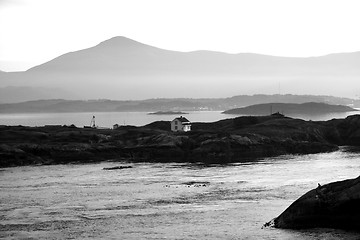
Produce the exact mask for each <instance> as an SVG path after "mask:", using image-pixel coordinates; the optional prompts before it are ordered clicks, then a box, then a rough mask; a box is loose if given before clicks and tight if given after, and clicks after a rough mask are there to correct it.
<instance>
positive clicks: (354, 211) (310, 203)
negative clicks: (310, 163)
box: [272, 177, 360, 231]
mask: <svg viewBox="0 0 360 240" xmlns="http://www.w3.org/2000/svg"><path fill="white" fill-rule="evenodd" d="M272 222H273V225H274V227H276V228H291V229H301V228H315V227H324V228H341V229H354V230H357V231H360V177H358V178H356V179H350V180H345V181H340V182H333V183H329V184H326V185H323V186H321V185H320V184H319V185H318V187H317V188H316V189H313V190H311V191H309V192H308V193H306V194H305V195H303V196H302V197H300V198H299V199H298V200H296V201H295V202H294V203H293V204H291V205H290V207H288V208H287V209H286V210H285V211H284V212H283V213H282V214H281V215H280V216H278V217H277V218H275V219H274V220H273V221H272Z"/></svg>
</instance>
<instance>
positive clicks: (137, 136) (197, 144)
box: [0, 115, 360, 167]
mask: <svg viewBox="0 0 360 240" xmlns="http://www.w3.org/2000/svg"><path fill="white" fill-rule="evenodd" d="M359 125H360V115H353V116H349V117H347V118H346V119H334V120H329V121H321V122H316V121H304V120H301V119H292V118H288V117H284V116H260V117H238V118H233V119H226V120H221V121H217V122H212V123H192V131H190V132H186V133H182V132H180V133H179V132H178V133H174V132H171V131H170V122H169V121H159V122H153V123H151V124H148V125H145V126H142V127H133V126H120V127H119V128H118V129H116V130H111V129H92V128H77V127H75V126H44V127H24V126H0V159H1V160H0V167H11V166H23V165H42V164H66V163H85V162H98V161H104V160H122V161H133V162H137V161H147V162H204V163H229V162H242V161H249V160H251V159H254V158H262V157H270V156H278V155H282V154H308V153H319V152H328V151H334V150H337V149H338V147H339V146H342V145H355V146H360V133H358V131H357V130H358V126H359Z"/></svg>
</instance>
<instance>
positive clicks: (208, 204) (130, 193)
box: [0, 147, 360, 239]
mask: <svg viewBox="0 0 360 240" xmlns="http://www.w3.org/2000/svg"><path fill="white" fill-rule="evenodd" d="M116 166H126V168H118V169H116V168H115V169H114V170H104V168H107V169H111V168H112V167H116ZM359 172H360V152H359V151H357V150H354V149H351V148H347V147H342V148H340V150H339V151H335V152H331V153H319V154H309V155H283V156H279V157H274V158H263V159H258V160H256V161H251V162H242V163H232V164H226V165H216V164H214V165H203V164H201V163H191V164H190V163H189V164H185V163H130V162H120V161H119V162H117V161H112V162H106V161H105V162H100V163H96V164H67V165H49V166H24V167H13V168H3V169H1V170H0V191H1V194H0V238H4V239H358V237H359V236H358V233H354V232H349V231H343V230H334V229H307V230H282V229H274V228H262V226H263V224H264V223H265V222H267V221H269V220H271V219H272V218H274V217H276V216H278V215H279V214H280V213H281V212H282V211H284V210H285V209H286V208H287V207H288V206H289V205H290V204H291V203H292V202H293V201H294V200H296V199H297V198H299V197H300V196H301V195H303V194H304V193H305V192H307V191H309V190H311V189H313V188H315V187H316V186H317V185H318V183H320V184H325V183H329V182H333V181H339V180H343V179H349V178H355V177H358V175H359Z"/></svg>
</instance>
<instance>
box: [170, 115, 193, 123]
mask: <svg viewBox="0 0 360 240" xmlns="http://www.w3.org/2000/svg"><path fill="white" fill-rule="evenodd" d="M174 120H178V121H180V122H182V123H186V122H190V121H189V120H188V119H187V118H185V117H183V116H180V117H178V118H175V119H174ZM174 120H173V121H174Z"/></svg>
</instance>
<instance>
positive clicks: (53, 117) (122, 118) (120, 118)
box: [0, 111, 359, 127]
mask: <svg viewBox="0 0 360 240" xmlns="http://www.w3.org/2000/svg"><path fill="white" fill-rule="evenodd" d="M353 114H359V112H347V113H332V114H324V115H312V116H309V115H291V116H290V117H295V118H302V119H304V120H313V121H318V120H320V121H322V120H329V119H332V118H345V117H347V116H349V115H353ZM92 116H95V118H96V125H98V126H101V127H112V126H113V125H114V124H119V125H133V126H143V125H146V124H149V123H152V122H154V121H160V120H164V121H171V120H173V119H174V118H175V117H178V116H177V115H149V114H148V113H146V112H91V113H21V114H0V125H23V126H44V125H71V124H74V125H75V126H78V127H83V126H85V125H86V126H89V125H90V122H91V119H92ZM184 116H185V117H186V118H188V119H189V120H190V121H191V122H214V121H218V120H221V119H226V118H234V117H237V116H239V115H229V114H221V111H193V112H189V114H186V115H184Z"/></svg>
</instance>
